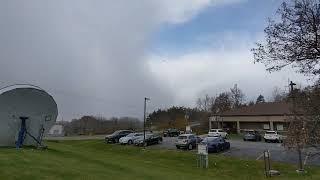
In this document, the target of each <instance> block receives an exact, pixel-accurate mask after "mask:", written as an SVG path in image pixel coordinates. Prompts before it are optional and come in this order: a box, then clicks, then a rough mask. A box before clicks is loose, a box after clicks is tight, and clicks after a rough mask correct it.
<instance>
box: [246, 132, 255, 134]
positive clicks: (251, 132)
mask: <svg viewBox="0 0 320 180" xmlns="http://www.w3.org/2000/svg"><path fill="white" fill-rule="evenodd" d="M246 133H247V134H254V131H246Z"/></svg>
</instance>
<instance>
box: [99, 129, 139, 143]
mask: <svg viewBox="0 0 320 180" xmlns="http://www.w3.org/2000/svg"><path fill="white" fill-rule="evenodd" d="M130 133H133V131H131V130H118V131H115V132H114V133H112V134H110V135H107V136H106V137H105V142H106V143H118V142H119V139H120V138H122V137H125V136H127V135H128V134H130Z"/></svg>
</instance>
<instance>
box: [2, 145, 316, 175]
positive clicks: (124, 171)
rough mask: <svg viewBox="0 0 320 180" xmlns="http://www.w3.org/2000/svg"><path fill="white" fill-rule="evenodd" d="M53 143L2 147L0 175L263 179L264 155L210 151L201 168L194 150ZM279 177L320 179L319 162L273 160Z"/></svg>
mask: <svg viewBox="0 0 320 180" xmlns="http://www.w3.org/2000/svg"><path fill="white" fill-rule="evenodd" d="M47 144H48V146H49V149H47V150H34V149H30V148H28V149H22V150H16V149H14V148H0V179H1V180H2V179H4V180H9V179H30V180H36V179H41V180H42V179H68V180H69V179H77V180H78V179H113V180H117V179H126V180H127V179H128V180H130V179H139V180H140V179H151V180H152V179H159V180H160V179H161V180H170V179H173V180H176V179H177V180H179V179H194V180H201V179H215V180H217V179H224V180H227V179H252V180H257V179H265V177H264V172H263V162H262V161H251V160H241V159H236V158H229V157H224V156H222V155H210V160H209V169H199V168H197V163H196V155H195V154H194V152H183V151H180V152H178V151H168V150H155V149H152V150H151V149H147V150H143V149H141V148H137V147H129V146H120V145H107V144H104V143H103V141H101V140H88V141H60V142H48V143H47ZM273 167H274V169H277V170H279V171H280V172H281V176H280V177H276V178H272V179H290V180H293V179H314V180H319V179H320V168H319V167H308V168H307V170H308V173H307V174H306V175H298V174H296V172H295V169H296V168H295V166H293V165H288V164H281V163H273Z"/></svg>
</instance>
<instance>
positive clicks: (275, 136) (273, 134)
mask: <svg viewBox="0 0 320 180" xmlns="http://www.w3.org/2000/svg"><path fill="white" fill-rule="evenodd" d="M263 138H264V141H265V142H283V139H284V137H283V136H282V135H280V134H279V133H278V132H277V131H266V133H265V134H264V136H263Z"/></svg>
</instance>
